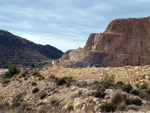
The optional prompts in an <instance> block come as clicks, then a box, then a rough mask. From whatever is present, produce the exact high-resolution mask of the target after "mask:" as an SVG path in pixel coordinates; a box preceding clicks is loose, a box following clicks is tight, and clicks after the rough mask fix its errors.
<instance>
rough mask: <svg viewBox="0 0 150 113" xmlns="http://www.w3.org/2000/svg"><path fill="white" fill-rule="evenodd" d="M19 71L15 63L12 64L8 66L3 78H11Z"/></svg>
mask: <svg viewBox="0 0 150 113" xmlns="http://www.w3.org/2000/svg"><path fill="white" fill-rule="evenodd" d="M18 73H20V69H19V68H18V67H17V66H16V65H15V64H13V65H12V66H11V67H9V71H7V72H6V73H5V76H4V77H5V78H12V77H13V76H14V75H15V74H18Z"/></svg>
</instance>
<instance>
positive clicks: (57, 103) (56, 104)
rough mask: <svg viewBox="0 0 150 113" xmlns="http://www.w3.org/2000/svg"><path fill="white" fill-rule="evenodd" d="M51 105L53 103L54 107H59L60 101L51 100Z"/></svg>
mask: <svg viewBox="0 0 150 113" xmlns="http://www.w3.org/2000/svg"><path fill="white" fill-rule="evenodd" d="M50 103H51V105H52V106H58V105H59V101H58V100H56V99H53V100H51V102H50Z"/></svg>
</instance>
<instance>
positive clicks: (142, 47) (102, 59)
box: [55, 17, 150, 67]
mask: <svg viewBox="0 0 150 113" xmlns="http://www.w3.org/2000/svg"><path fill="white" fill-rule="evenodd" d="M149 43H150V17H147V18H129V19H116V20H114V21H112V22H111V23H110V24H109V26H108V27H107V29H106V30H105V31H104V33H92V34H90V36H89V38H88V40H87V42H86V45H85V47H84V48H83V49H82V48H80V49H76V50H69V51H68V52H66V53H65V54H64V55H63V57H62V58H60V59H59V60H57V61H56V62H55V66H63V67H92V66H95V67H106V66H126V65H131V66H139V65H148V64H150V49H149V48H150V44H149Z"/></svg>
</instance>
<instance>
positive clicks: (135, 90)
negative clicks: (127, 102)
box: [131, 89, 140, 95]
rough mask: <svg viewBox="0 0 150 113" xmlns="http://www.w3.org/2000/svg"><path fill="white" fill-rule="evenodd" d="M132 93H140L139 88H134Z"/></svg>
mask: <svg viewBox="0 0 150 113" xmlns="http://www.w3.org/2000/svg"><path fill="white" fill-rule="evenodd" d="M131 94H133V95H139V94H140V91H139V90H138V89H134V90H132V92H131Z"/></svg>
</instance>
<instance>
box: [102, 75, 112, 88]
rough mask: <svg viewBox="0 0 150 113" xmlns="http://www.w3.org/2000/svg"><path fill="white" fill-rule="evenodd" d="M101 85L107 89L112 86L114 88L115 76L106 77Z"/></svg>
mask: <svg viewBox="0 0 150 113" xmlns="http://www.w3.org/2000/svg"><path fill="white" fill-rule="evenodd" d="M101 84H102V85H103V86H104V87H105V88H109V87H110V86H114V75H112V76H109V75H107V74H106V75H105V76H104V78H103V79H102V81H101Z"/></svg>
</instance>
